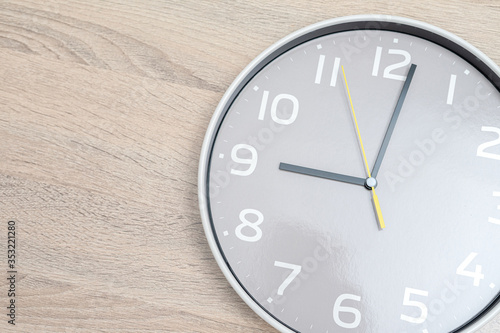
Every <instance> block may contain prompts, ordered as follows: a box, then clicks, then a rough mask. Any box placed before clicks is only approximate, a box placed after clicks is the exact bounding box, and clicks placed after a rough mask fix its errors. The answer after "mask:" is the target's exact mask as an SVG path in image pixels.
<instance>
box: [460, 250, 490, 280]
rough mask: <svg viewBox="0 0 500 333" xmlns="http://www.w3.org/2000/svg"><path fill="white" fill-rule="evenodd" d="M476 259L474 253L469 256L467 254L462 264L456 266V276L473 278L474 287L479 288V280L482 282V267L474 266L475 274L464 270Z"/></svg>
mask: <svg viewBox="0 0 500 333" xmlns="http://www.w3.org/2000/svg"><path fill="white" fill-rule="evenodd" d="M476 257H477V253H475V252H472V253H471V254H469V256H468V257H467V258H466V259H465V260H464V262H463V263H461V264H460V266H458V268H457V274H458V275H462V276H467V277H471V278H473V279H474V286H475V287H479V282H481V280H484V274H482V273H481V270H482V269H483V268H482V266H481V265H476V271H475V272H471V271H466V270H465V269H466V268H467V266H469V265H470V263H471V262H472V260H474V259H475V258H476Z"/></svg>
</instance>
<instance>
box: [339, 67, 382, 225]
mask: <svg viewBox="0 0 500 333" xmlns="http://www.w3.org/2000/svg"><path fill="white" fill-rule="evenodd" d="M342 74H343V75H344V82H345V88H346V90H347V96H348V97H349V104H350V106H351V111H352V116H353V119H354V125H355V127H356V133H357V135H358V140H359V146H360V147H361V152H362V153H363V160H364V163H365V167H366V174H367V175H368V179H367V183H368V181H370V183H371V182H374V184H376V180H375V179H374V178H372V175H371V173H370V167H369V166H368V160H367V159H366V153H365V148H364V146H363V140H362V139H361V133H360V131H359V126H358V120H357V119H356V113H355V112H354V106H353V103H352V98H351V93H350V92H349V86H348V85H347V78H346V75H345V71H344V66H342ZM374 186H375V185H374ZM371 191H372V199H373V206H374V207H375V212H376V214H377V220H378V223H379V226H380V229H384V228H385V223H384V217H383V216H382V209H381V208H380V202H379V200H378V196H377V193H375V187H371Z"/></svg>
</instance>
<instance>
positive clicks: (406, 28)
mask: <svg viewBox="0 0 500 333" xmlns="http://www.w3.org/2000/svg"><path fill="white" fill-rule="evenodd" d="M360 25H361V26H360ZM353 30H386V31H394V32H401V33H406V34H409V35H413V36H416V37H420V38H423V39H426V40H428V41H430V42H433V43H435V44H438V45H440V46H442V47H444V48H446V49H449V50H450V51H452V52H454V53H455V54H457V55H458V56H460V57H461V58H463V59H465V60H466V61H468V62H469V63H470V64H471V65H472V66H474V67H475V68H476V69H477V70H479V72H481V73H482V74H483V75H484V76H485V77H487V78H488V79H489V81H490V82H491V83H492V84H493V85H494V86H495V88H496V89H497V90H498V91H500V68H499V67H498V66H497V65H496V64H495V63H494V62H493V61H492V60H491V59H489V58H488V57H487V56H486V55H485V54H484V53H482V52H481V51H480V50H478V49H477V48H475V47H474V46H472V45H471V44H469V43H468V42H466V41H465V40H463V39H461V38H460V37H458V36H456V35H454V34H452V33H450V32H448V31H446V30H443V29H441V28H438V27H435V26H433V25H430V24H428V23H424V22H420V21H416V20H413V19H408V18H403V17H396V16H389V15H356V16H346V17H340V18H335V19H330V20H326V21H322V22H318V23H316V24H313V25H310V26H308V27H305V28H303V29H300V30H298V31H296V32H293V33H292V34H290V35H288V36H286V37H284V38H283V39H281V40H279V41H278V42H276V43H275V44H273V45H272V46H270V47H269V48H268V49H266V50H265V51H264V52H262V53H261V54H260V55H259V56H257V57H256V58H255V59H254V60H253V61H252V62H251V63H250V64H248V65H247V66H246V68H245V69H244V70H243V71H242V72H241V73H240V74H239V75H238V76H237V78H236V79H235V80H234V81H233V83H232V84H231V85H230V86H229V88H228V89H227V91H226V93H225V94H224V96H223V97H222V99H221V101H220V102H219V104H218V106H217V108H216V110H215V112H214V114H213V116H212V119H211V121H210V123H209V126H208V129H207V132H206V135H205V139H204V142H203V146H202V150H201V155H200V163H199V170H198V198H199V206H200V212H201V218H202V224H203V228H204V231H205V235H206V237H207V240H208V243H209V246H210V249H211V251H212V253H213V255H214V257H215V259H216V262H217V264H218V265H219V268H220V269H221V271H222V272H223V274H224V276H225V277H226V279H227V280H228V282H229V283H230V285H231V286H232V288H233V289H234V290H235V291H236V293H237V294H238V295H239V296H240V297H241V298H242V299H243V301H244V302H245V303H246V304H247V305H248V306H249V307H250V308H251V309H252V310H253V311H254V312H255V313H257V314H258V315H259V316H260V317H261V318H262V319H264V320H265V321H266V322H267V323H269V324H270V325H271V326H273V327H274V328H276V329H277V330H279V331H280V332H286V333H291V332H297V331H296V330H294V329H293V328H292V327H289V326H288V325H286V324H285V323H283V322H281V321H280V320H279V319H278V318H276V317H274V316H273V315H272V314H271V313H269V312H268V311H267V310H265V309H264V308H263V307H262V306H261V305H260V304H259V302H258V301H257V300H256V299H254V298H253V296H252V295H251V293H249V292H248V291H247V290H246V289H245V287H244V286H243V284H241V283H240V282H239V280H238V278H237V276H236V274H234V272H233V271H232V269H231V266H230V264H229V262H228V261H227V260H226V258H225V255H224V251H223V249H222V247H221V246H220V244H219V241H218V238H217V235H216V232H215V227H214V225H213V220H212V217H211V211H210V197H209V195H208V194H207V193H209V170H210V163H211V158H212V151H213V146H214V143H215V140H216V138H217V135H218V131H219V128H220V126H221V124H222V122H223V120H224V118H225V116H226V114H227V112H228V111H229V110H230V108H231V106H232V103H233V101H234V100H235V99H236V98H237V96H238V95H239V93H240V92H241V91H242V89H244V87H245V86H246V85H247V84H248V82H249V81H250V80H251V79H252V78H253V77H254V76H255V75H256V74H257V73H258V72H259V71H260V70H262V69H263V68H265V67H266V66H267V65H268V64H269V63H270V62H272V61H273V60H274V59H276V58H277V57H279V56H280V55H281V54H283V53H285V52H287V51H288V50H290V49H292V48H294V47H296V46H298V45H300V44H303V43H305V42H308V41H310V40H313V39H315V38H319V37H322V36H325V35H329V34H333V33H339V32H343V31H353ZM499 313H500V294H498V295H497V297H496V298H495V299H494V300H493V301H492V302H491V303H490V304H489V305H488V306H487V307H486V308H485V309H484V310H483V311H481V312H480V313H478V314H477V315H476V316H475V317H474V318H472V319H471V320H470V321H468V322H466V323H464V324H463V325H462V326H460V327H459V328H457V329H456V330H454V331H453V332H450V333H458V332H460V333H470V332H474V331H476V330H477V329H479V328H480V327H482V326H483V325H485V324H486V323H487V322H488V321H489V320H491V319H492V318H494V317H495V316H496V315H497V314H499Z"/></svg>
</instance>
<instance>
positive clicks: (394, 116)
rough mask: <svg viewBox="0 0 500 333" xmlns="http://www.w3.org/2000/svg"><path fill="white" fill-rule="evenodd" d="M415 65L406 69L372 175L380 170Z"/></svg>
mask: <svg viewBox="0 0 500 333" xmlns="http://www.w3.org/2000/svg"><path fill="white" fill-rule="evenodd" d="M416 68H417V65H415V64H412V65H411V67H410V70H409V71H408V75H407V76H406V81H405V83H404V85H403V89H402V90H401V94H400V95H399V99H398V102H397V104H396V108H395V109H394V112H393V114H392V118H391V122H390V123H389V127H388V128H387V132H386V133H385V137H384V141H382V146H381V147H380V150H379V152H378V156H377V159H376V160H375V164H374V165H373V169H372V176H373V177H377V175H378V171H379V170H380V165H381V164H382V159H383V158H384V155H385V151H386V150H387V146H388V145H389V140H390V139H391V136H392V132H394V127H395V126H396V121H397V120H398V117H399V113H400V112H401V108H402V107H403V103H404V101H405V98H406V94H407V93H408V89H409V88H410V83H411V80H412V79H413V74H415V69H416Z"/></svg>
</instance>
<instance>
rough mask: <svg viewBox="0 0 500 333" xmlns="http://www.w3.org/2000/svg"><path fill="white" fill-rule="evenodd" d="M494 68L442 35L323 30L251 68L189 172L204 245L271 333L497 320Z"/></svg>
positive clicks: (499, 139)
mask: <svg viewBox="0 0 500 333" xmlns="http://www.w3.org/2000/svg"><path fill="white" fill-rule="evenodd" d="M499 170H500V69H499V68H498V67H497V66H496V65H495V64H494V63H493V62H492V61H491V60H489V59H488V58H487V57H486V56H485V55H484V54H482V53H481V52H480V51H478V50H477V49H475V48H474V47H472V46H471V45H469V44H468V43H466V42H465V41H463V40H461V39H460V38H458V37H456V36H454V35H452V34H450V33H448V32H445V31H443V30H441V29H439V28H436V27H433V26H430V25H428V24H425V23H421V22H417V21H413V20H409V19H403V18H396V17H386V16H354V17H346V18H339V19H334V20H329V21H326V22H322V23H319V24H315V25H313V26H310V27H307V28H305V29H302V30H300V31H297V32H295V33H293V34H291V35H290V36H288V37H286V38H284V39H283V40H281V41H279V42H278V43H276V44H275V45H273V46H272V47H270V48H269V49H268V50H266V51H265V52H264V53H262V54H261V55H260V56H259V57H257V59H255V60H254V61H253V62H252V63H251V64H250V65H249V66H248V67H247V68H246V69H245V70H244V71H243V72H242V73H241V74H240V75H239V76H238V78H237V79H236V80H235V82H234V83H233V84H232V85H231V87H230V88H229V90H228V91H227V92H226V94H225V95H224V97H223V99H222V100H221V102H220V104H219V106H218V107H217V110H216V112H215V114H214V116H213V118H212V121H211V123H210V125H209V128H208V131H207V134H206V138H205V142H204V145H203V148H202V154H201V161H200V169H199V200H200V207H201V215H202V220H203V225H204V228H205V232H206V236H207V238H208V242H209V244H210V246H211V249H212V251H213V253H214V256H215V258H216V260H217V263H218V264H219V266H220V268H221V269H222V271H223V272H224V274H225V276H226V278H227V279H228V281H229V282H230V284H231V285H232V287H233V288H234V289H235V290H236V292H237V293H238V294H239V295H240V296H241V297H242V298H243V300H244V301H245V302H246V303H247V304H248V305H249V306H250V307H251V308H252V309H253V310H254V311H255V312H257V313H258V314H259V315H260V316H261V317H262V318H263V319H265V320H266V321H267V322H269V323H270V324H271V325H273V326H274V327H275V328H277V329H278V330H279V331H281V332H327V333H328V332H330V333H333V332H396V333H414V332H415V333H443V332H472V331H474V330H476V329H477V328H478V327H480V326H481V325H482V324H484V323H485V322H486V321H487V320H488V319H489V318H492V317H493V316H494V315H495V314H497V313H499V310H500V305H499V300H500V294H499V292H500V260H499V257H500V256H499V255H500V241H499V239H500V174H499Z"/></svg>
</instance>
